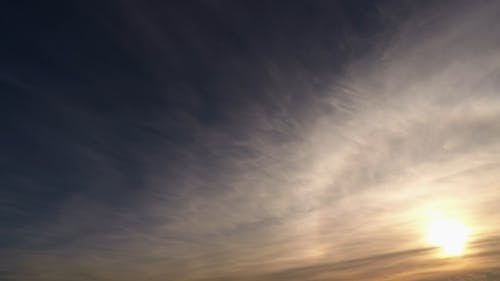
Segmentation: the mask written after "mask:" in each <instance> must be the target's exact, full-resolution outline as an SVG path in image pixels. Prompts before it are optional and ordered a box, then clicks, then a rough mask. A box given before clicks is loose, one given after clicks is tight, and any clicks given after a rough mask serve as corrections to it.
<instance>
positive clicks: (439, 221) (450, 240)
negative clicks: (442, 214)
mask: <svg viewBox="0 0 500 281" xmlns="http://www.w3.org/2000/svg"><path fill="white" fill-rule="evenodd" d="M468 238H469V229H468V228H467V227H466V226H465V225H464V224H463V223H461V222H460V221H458V220H455V219H449V218H436V219H434V220H432V221H431V222H430V224H429V227H428V241H429V243H430V244H431V245H433V246H435V247H439V248H441V251H442V255H443V256H445V257H453V256H460V255H462V254H463V253H464V251H465V248H466V244H467V240H468Z"/></svg>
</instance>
